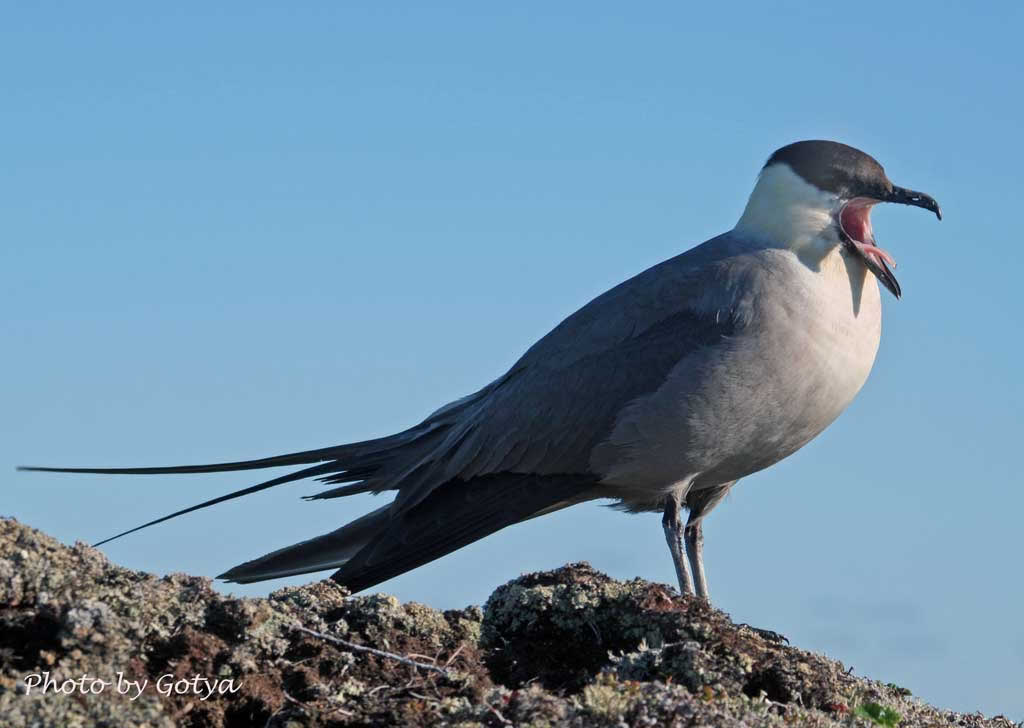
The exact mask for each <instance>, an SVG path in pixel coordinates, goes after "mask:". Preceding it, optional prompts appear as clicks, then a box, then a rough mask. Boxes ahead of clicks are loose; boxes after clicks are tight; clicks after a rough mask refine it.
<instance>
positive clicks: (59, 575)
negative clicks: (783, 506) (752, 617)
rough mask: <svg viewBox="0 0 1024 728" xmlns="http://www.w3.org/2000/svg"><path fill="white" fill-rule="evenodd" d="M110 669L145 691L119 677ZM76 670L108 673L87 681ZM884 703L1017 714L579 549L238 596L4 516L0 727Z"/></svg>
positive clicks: (959, 722)
mask: <svg viewBox="0 0 1024 728" xmlns="http://www.w3.org/2000/svg"><path fill="white" fill-rule="evenodd" d="M44 673H45V674H46V675H47V676H48V677H49V678H50V679H51V680H53V681H54V685H57V686H60V685H66V684H67V682H66V681H77V680H81V681H82V682H81V687H77V686H78V685H79V683H75V684H74V685H75V686H76V687H74V688H73V689H72V690H71V691H70V693H68V694H58V693H55V692H53V690H52V689H51V690H49V691H47V692H43V690H42V689H41V688H40V687H39V686H32V685H31V680H30V678H31V676H39V675H42V674H44ZM118 676H120V680H122V681H128V680H131V681H136V682H137V683H138V686H139V688H140V689H141V692H139V691H138V690H136V691H132V690H128V691H126V692H125V693H122V692H119V691H118V689H117V686H116V685H115V684H114V681H115V680H117V679H118ZM86 678H88V679H89V680H92V681H93V682H92V683H88V684H89V685H91V686H93V687H95V680H101V681H110V682H111V685H109V686H107V687H105V688H104V689H101V690H100V691H99V692H89V691H87V690H85V685H86V682H85V680H86ZM200 678H201V679H202V680H203V681H205V682H203V683H199V682H198V681H199V679H200ZM211 684H216V686H217V687H216V688H215V689H213V690H212V691H210V685H211ZM168 686H170V689H167V688H168ZM175 686H177V687H181V688H183V689H182V690H181V691H180V692H179V691H177V690H176V689H175ZM225 686H227V689H224V688H225ZM204 691H208V692H209V694H208V695H206V696H205V697H204V695H203V693H204ZM864 706H874V707H872V708H870V709H868V708H865V707H864ZM894 715H898V716H899V725H900V726H933V725H935V726H937V725H955V726H965V727H974V726H978V727H979V728H981V727H984V728H988V727H993V728H995V727H996V726H999V727H1000V728H1007V727H1009V726H1012V725H1013V724H1011V723H1010V722H1009V721H1008V720H1005V719H1002V718H992V719H985V718H983V717H982V716H980V715H962V714H957V713H951V712H948V711H942V710H938V709H935V708H932V707H930V706H927V705H925V704H923V703H921V702H920V701H917V700H915V699H913V697H912V696H909V695H907V694H906V691H904V690H902V689H900V688H897V687H896V686H891V685H883V684H881V683H877V682H873V681H870V680H865V679H863V678H859V677H855V676H853V675H851V674H849V673H848V672H847V671H846V670H845V669H844V668H843V665H842V664H841V663H838V662H835V661H833V660H829V659H827V658H825V657H823V656H820V655H816V654H814V653H810V652H806V651H803V650H799V649H797V648H795V647H789V646H787V645H783V644H779V643H777V642H772V641H769V640H766V639H764V638H763V637H762V636H761V635H759V634H758V633H756V632H754V631H752V630H750V629H747V628H745V627H743V626H738V625H735V624H733V623H732V621H731V620H730V619H729V617H728V615H726V614H724V613H722V612H720V611H718V610H716V609H713V608H712V607H709V606H708V605H706V604H705V603H703V602H701V601H699V600H696V599H688V598H683V597H680V596H678V595H677V594H675V593H674V591H673V590H672V589H670V588H669V587H666V586H665V585H661V584H652V583H649V582H645V581H642V580H639V579H635V580H632V581H625V582H623V581H617V580H614V579H611V578H609V577H608V576H606V575H604V574H601V573H599V572H597V571H595V570H594V569H592V568H590V567H589V566H588V565H587V564H570V565H568V566H565V567H563V568H561V569H556V570H554V571H549V572H542V573H536V574H527V575H524V576H522V577H520V578H519V579H515V580H513V581H511V582H509V583H508V584H505V585H503V586H501V587H499V588H498V589H497V590H496V591H495V592H494V594H493V595H492V596H491V597H490V599H489V600H488V601H487V603H486V605H485V606H484V608H483V610H481V609H480V608H479V607H467V608H465V609H461V610H448V611H438V610H435V609H432V608H430V607H428V606H425V605H422V604H416V603H405V604H403V603H401V602H399V601H398V600H397V599H395V598H394V597H391V596H388V595H384V594H369V595H359V596H351V595H349V594H348V592H347V591H346V590H345V589H344V588H343V587H341V586H339V585H337V584H335V583H334V582H332V581H329V580H325V581H319V582H314V583H312V584H308V585H306V586H302V587H286V588H283V589H280V590H278V591H275V592H273V593H272V594H271V595H270V596H269V597H268V598H266V599H248V598H234V597H231V596H224V595H222V594H218V593H217V592H216V591H214V590H213V589H212V588H211V586H210V582H209V580H207V579H202V578H197V577H191V576H185V575H181V574H174V575H170V576H166V577H162V578H160V577H156V576H153V575H150V574H144V573H141V572H135V571H130V570H128V569H124V568H121V567H118V566H116V565H113V564H111V563H110V562H109V561H107V559H106V558H105V557H104V556H103V555H102V554H101V553H100V552H99V551H96V550H95V549H93V548H90V547H89V546H86V545H84V544H76V545H75V546H73V547H67V546H64V545H62V544H60V543H59V542H57V541H56V540H54V539H52V538H50V537H49V536H46V535H45V534H42V533H40V532H39V531H36V530H34V529H32V528H29V527H27V526H24V525H22V524H20V523H18V522H17V521H14V520H12V519H0V725H2V726H3V727H4V728H21V727H23V726H24V727H28V726H92V725H104V726H153V727H156V726H161V727H162V726H175V725H177V726H189V727H190V728H213V727H215V726H216V727H221V726H250V725H251V726H271V727H273V726H278V727H281V726H290V727H292V728H298V727H299V726H310V727H312V726H428V725H431V726H432V725H440V726H462V727H464V728H470V727H477V726H481V727H482V726H507V725H516V726H534V727H535V728H542V727H552V726H579V727H582V726H616V727H618V726H634V725H636V726H641V725H650V726H655V725H678V726H683V725H709V726H744V725H753V724H756V725H767V726H772V725H778V726H782V725H787V726H794V725H796V726H801V725H814V726H834V725H844V726H853V725H860V726H871V725H873V724H874V723H877V722H878V719H879V718H872V716H883V717H889V718H891V717H892V716H894ZM865 716H866V717H865Z"/></svg>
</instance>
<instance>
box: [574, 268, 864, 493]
mask: <svg viewBox="0 0 1024 728" xmlns="http://www.w3.org/2000/svg"><path fill="white" fill-rule="evenodd" d="M765 255H766V256H771V258H772V259H771V260H769V261H766V263H768V265H766V266H765V271H766V276H768V277H769V278H770V280H766V281H760V282H759V284H758V285H756V286H754V289H755V290H754V291H753V292H752V294H751V295H752V296H754V299H753V300H752V302H751V304H752V307H751V310H752V312H753V313H752V315H751V317H750V321H749V323H748V324H747V325H746V326H744V328H743V329H742V330H741V331H739V332H737V333H736V335H734V336H732V337H730V338H729V339H727V340H726V341H724V342H723V343H722V344H721V345H718V346H714V347H708V348H707V349H705V350H702V351H700V352H696V353H695V354H693V355H691V356H687V357H685V358H684V359H683V360H682V361H680V362H679V364H678V365H677V366H676V367H675V368H674V369H673V370H672V371H671V373H670V374H669V376H668V377H667V378H666V380H665V382H664V383H663V384H662V385H661V386H660V387H659V388H658V389H657V390H656V391H654V392H652V393H651V394H649V395H646V396H645V397H643V398H641V399H640V400H637V401H636V402H633V403H631V404H630V406H628V407H627V408H625V409H624V410H623V412H622V413H621V415H620V417H619V418H618V419H617V421H616V425H615V428H614V430H613V432H612V434H611V436H610V437H609V439H608V441H607V447H598V448H597V449H596V450H595V452H594V458H593V465H594V466H595V467H596V468H600V470H598V471H597V472H601V473H603V474H604V480H603V482H605V483H608V484H612V485H622V486H624V487H626V486H628V487H629V488H639V489H642V490H647V489H659V488H661V489H664V488H670V487H674V484H676V483H679V482H682V481H686V480H690V479H693V480H695V481H696V482H698V483H703V484H706V485H714V484H718V483H724V482H728V481H730V480H735V479H737V478H741V477H744V476H746V475H749V474H751V473H753V472H756V471H758V470H761V469H762V468H765V467H768V466H769V465H772V464H773V463H775V462H778V461H779V460H781V459H782V458H784V457H786V456H788V455H790V454H792V453H793V452H795V451H796V450H798V449H799V448H800V447H802V446H803V445H805V444H806V443H807V442H809V441H810V440H811V439H812V438H814V437H815V436H816V435H818V434H819V433H820V432H821V431H822V430H824V429H825V427H827V426H828V425H829V424H830V423H831V422H832V421H833V420H834V419H835V418H836V417H838V416H839V414H840V413H841V412H842V411H843V410H844V409H845V408H846V407H847V405H849V404H850V402H851V401H852V400H853V398H854V396H856V394H857V392H858V391H859V390H860V389H861V387H862V386H863V384H864V382H865V381H866V379H867V377H868V374H869V373H870V371H871V367H872V364H873V363H874V359H875V354H876V353H877V351H878V344H879V339H880V335H881V300H880V295H879V290H878V285H877V283H876V282H875V279H874V276H873V275H871V273H870V272H869V271H868V270H867V269H866V268H865V267H864V266H863V264H861V263H860V262H859V261H858V260H856V259H854V258H847V257H846V256H844V255H842V254H841V251H838V250H836V251H834V252H833V253H831V254H829V255H828V256H826V257H825V258H824V259H823V260H821V261H820V265H818V266H816V267H809V266H807V265H806V264H805V263H804V262H801V261H800V260H799V259H798V258H797V256H795V255H794V254H792V253H790V252H789V251H766V252H765Z"/></svg>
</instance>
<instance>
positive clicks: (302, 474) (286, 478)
mask: <svg viewBox="0 0 1024 728" xmlns="http://www.w3.org/2000/svg"><path fill="white" fill-rule="evenodd" d="M334 467H336V466H335V464H334V463H333V462H332V463H327V464H325V465H314V466H313V467H312V468H306V469H305V470H298V471H296V472H294V473H288V474H287V475H282V476H281V477H279V478H274V479H273V480H267V481H264V482H262V483H260V484H258V485H250V486H249V487H248V488H242V489H241V490H236V491H232V492H231V493H226V494H224V495H222V496H218V497H217V498H211V499H210V500H208V501H203V502H202V503H197V504H196V505H194V506H189V507H188V508H182V509H181V510H180V511H175V512H174V513H169V514H168V515H166V516H162V517H160V518H157V519H154V520H152V521H150V522H149V523H143V524H142V525H141V526H136V527H135V528H129V529H128V530H127V531H121V533H119V534H117V535H116V536H111V537H110V538H105V539H103V540H102V541H97V542H96V543H94V544H93V547H94V548H95V547H97V546H102V545H103V544H105V543H109V542H110V541H113V540H114V539H116V538H121V537H122V536H127V535H128V534H129V533H135V532H136V531H141V530H142V529H144V528H148V527H149V526H155V525H156V524H158V523H163V522H164V521H169V520H171V519H172V518H177V517H178V516H183V515H185V514H186V513H191V512H192V511H198V510H199V509H200V508H206V507H208V506H213V505H216V504H218V503H223V502H224V501H229V500H232V499H234V498H241V497H242V496H243V495H249V494H250V493H258V492H259V491H261V490H266V489H267V488H273V487H274V486H275V485H281V484H282V483H290V482H292V481H294V480H301V479H302V478H309V477H311V476H314V475H319V474H320V473H324V472H327V471H329V470H331V469H332V468H334Z"/></svg>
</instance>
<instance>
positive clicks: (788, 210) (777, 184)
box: [735, 164, 839, 256]
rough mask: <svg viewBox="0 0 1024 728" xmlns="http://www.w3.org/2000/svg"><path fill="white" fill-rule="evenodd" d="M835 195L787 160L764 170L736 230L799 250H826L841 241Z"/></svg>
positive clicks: (811, 251)
mask: <svg viewBox="0 0 1024 728" xmlns="http://www.w3.org/2000/svg"><path fill="white" fill-rule="evenodd" d="M838 204H839V199H838V198H837V197H836V195H834V194H831V193H828V192H822V191H821V190H819V189H818V188H817V187H815V186H814V185H812V184H809V183H808V182H806V181H804V180H803V179H802V178H801V177H800V176H799V175H798V174H796V173H795V172H794V171H793V170H792V169H790V168H789V165H787V164H773V165H772V166H770V167H768V168H767V169H765V170H763V171H762V172H761V174H760V176H759V177H758V178H757V184H756V185H754V191H753V192H751V193H750V199H749V200H748V201H747V206H746V209H744V210H743V215H742V216H740V220H739V222H738V223H736V227H735V230H736V232H738V233H741V234H742V235H744V236H745V237H749V238H753V239H755V240H759V241H762V242H765V243H768V244H769V245H771V246H772V247H778V248H787V249H789V250H792V251H794V252H796V253H798V254H801V253H814V254H817V256H822V255H824V254H826V253H827V252H828V251H829V250H831V249H833V248H834V247H835V246H836V245H838V244H839V236H838V233H837V232H836V229H835V224H834V223H833V219H834V218H833V215H834V212H835V210H836V209H837V207H838Z"/></svg>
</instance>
